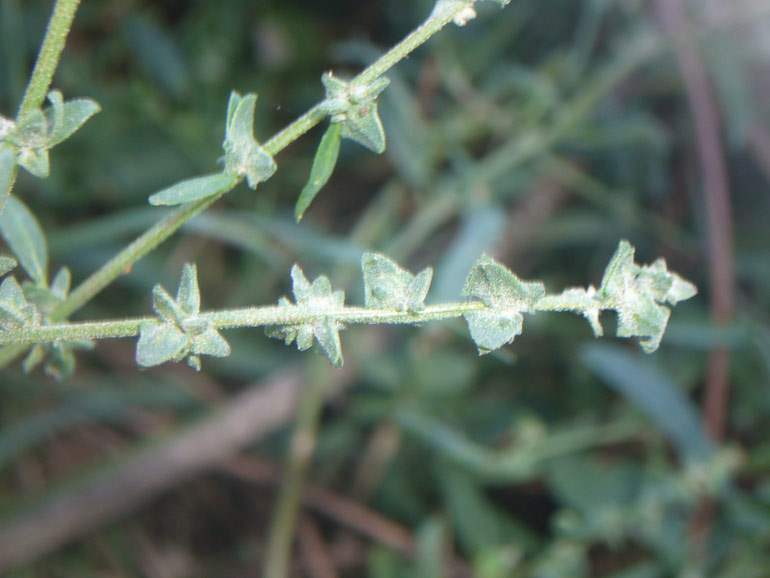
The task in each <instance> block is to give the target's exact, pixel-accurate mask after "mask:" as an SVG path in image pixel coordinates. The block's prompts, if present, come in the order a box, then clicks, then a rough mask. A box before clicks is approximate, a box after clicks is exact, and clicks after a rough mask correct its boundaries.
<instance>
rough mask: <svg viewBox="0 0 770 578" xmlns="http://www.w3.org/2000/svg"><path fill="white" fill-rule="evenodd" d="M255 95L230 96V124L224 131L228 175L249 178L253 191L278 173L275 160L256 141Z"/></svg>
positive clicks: (228, 106)
mask: <svg viewBox="0 0 770 578" xmlns="http://www.w3.org/2000/svg"><path fill="white" fill-rule="evenodd" d="M256 103H257V95H256V94H247V95H245V96H243V97H241V96H240V95H239V94H238V93H232V94H231V95H230V101H229V102H228V105H227V117H228V124H227V127H226V130H225V142H224V144H223V148H224V150H225V173H227V174H230V175H237V176H238V177H246V182H247V183H248V185H249V187H251V188H252V189H256V188H257V184H258V183H261V182H263V181H266V180H267V179H269V178H270V177H271V176H272V175H273V173H275V171H276V168H277V166H276V164H275V160H274V159H273V157H272V156H271V155H270V154H269V153H268V152H267V151H266V150H265V149H264V148H262V146H261V145H260V144H259V143H258V142H257V141H256V139H255V138H254V134H253V130H254V107H255V105H256Z"/></svg>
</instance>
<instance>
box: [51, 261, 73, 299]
mask: <svg viewBox="0 0 770 578" xmlns="http://www.w3.org/2000/svg"><path fill="white" fill-rule="evenodd" d="M71 283H72V275H71V274H70V270H69V269H67V267H62V268H61V269H59V270H58V271H57V272H56V275H54V278H53V281H51V293H53V294H54V295H55V296H56V297H58V298H59V299H60V300H62V301H63V300H64V299H66V298H67V295H68V294H69V292H70V284H71Z"/></svg>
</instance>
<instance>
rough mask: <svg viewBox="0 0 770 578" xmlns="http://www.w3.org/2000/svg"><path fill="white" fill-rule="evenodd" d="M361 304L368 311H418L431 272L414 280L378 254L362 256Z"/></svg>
mask: <svg viewBox="0 0 770 578" xmlns="http://www.w3.org/2000/svg"><path fill="white" fill-rule="evenodd" d="M361 269H362V271H363V275H364V303H365V304H366V306H367V307H374V308H383V309H396V310H398V311H419V310H421V309H423V308H424V307H425V297H426V296H427V295H428V290H429V289H430V283H431V280H432V279H433V270H432V269H431V268H427V269H425V270H424V271H422V272H420V274H419V275H417V276H415V275H413V274H412V273H410V272H409V271H407V270H406V269H404V268H402V267H401V266H399V265H398V264H397V263H396V262H395V261H393V260H392V259H389V258H388V257H386V256H384V255H380V254H379V253H364V255H363V257H362V258H361Z"/></svg>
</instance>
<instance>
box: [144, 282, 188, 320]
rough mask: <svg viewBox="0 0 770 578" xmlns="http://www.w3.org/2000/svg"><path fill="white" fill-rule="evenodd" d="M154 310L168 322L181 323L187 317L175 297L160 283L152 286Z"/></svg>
mask: <svg viewBox="0 0 770 578" xmlns="http://www.w3.org/2000/svg"><path fill="white" fill-rule="evenodd" d="M152 310H153V311H155V313H157V314H158V315H159V316H160V318H161V319H163V321H166V322H168V323H180V322H181V321H182V320H183V319H184V318H185V317H186V315H185V313H184V311H182V310H181V308H180V307H179V305H177V303H176V301H174V298H173V297H171V295H169V294H168V291H166V290H165V289H164V288H163V285H160V284H158V285H155V287H153V288H152Z"/></svg>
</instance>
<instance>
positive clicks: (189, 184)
mask: <svg viewBox="0 0 770 578" xmlns="http://www.w3.org/2000/svg"><path fill="white" fill-rule="evenodd" d="M237 182H238V179H237V178H236V177H235V175H231V174H226V173H216V174H211V175H205V176H202V177H196V178H194V179H188V180H186V181H182V182H180V183H177V184H175V185H172V186H170V187H168V188H166V189H163V190H162V191H158V192H157V193H154V194H153V195H151V196H150V198H149V202H150V204H151V205H156V206H157V205H165V206H171V205H181V204H184V203H191V202H193V201H199V200H201V199H208V198H209V197H213V196H215V195H218V194H220V193H222V192H224V191H226V190H228V189H231V188H232V187H234V186H235V184H236V183H237Z"/></svg>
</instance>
